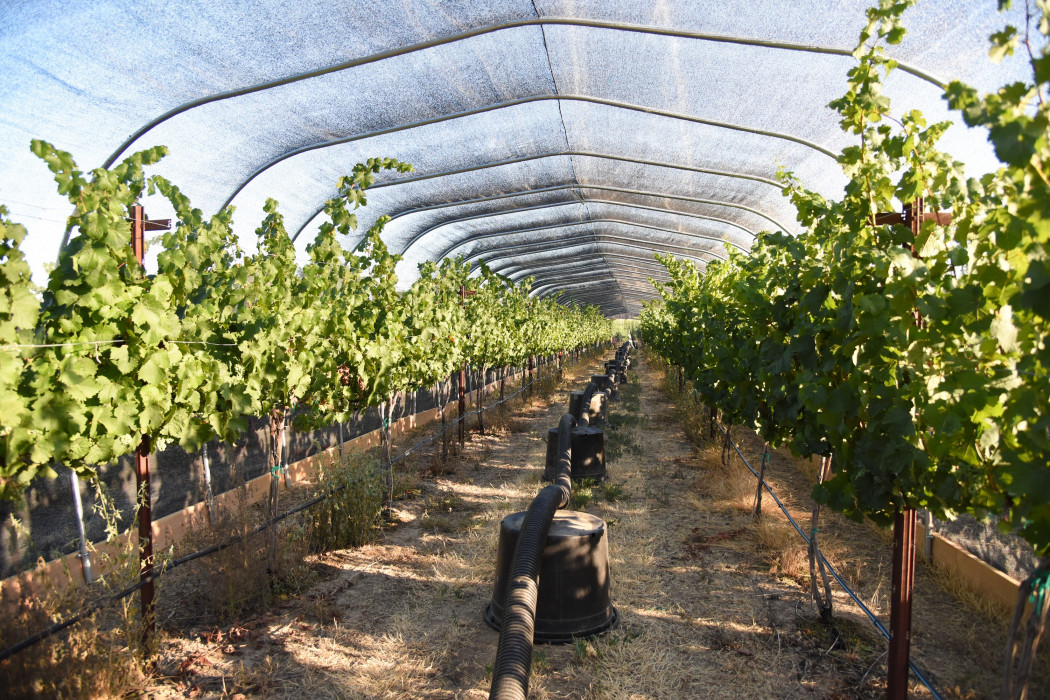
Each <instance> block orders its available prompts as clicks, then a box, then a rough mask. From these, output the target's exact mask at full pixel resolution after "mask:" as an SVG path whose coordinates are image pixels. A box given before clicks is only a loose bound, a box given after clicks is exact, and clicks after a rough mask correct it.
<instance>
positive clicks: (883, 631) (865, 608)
mask: <svg viewBox="0 0 1050 700" xmlns="http://www.w3.org/2000/svg"><path fill="white" fill-rule="evenodd" d="M715 425H717V426H718V429H719V430H721V431H722V434H723V435H725V436H726V438H727V439H728V440H729V444H730V445H732V446H733V449H734V450H736V453H737V454H738V455H740V459H741V460H743V462H744V466H745V467H747V468H748V469H750V470H751V473H752V474H754V475H755V478H756V479H757V478H758V472H756V471H755V469H754V467H752V466H751V465H750V464H749V463H748V461H747V458H746V457H744V453H743V452H741V451H740V447H739V446H738V445H737V444H736V443H735V442H733V439H732V438H731V437H729V434H728V432H726V429H725V428H724V427H723V426H722V424H721V423H720V422H718V421H715ZM762 486H764V487H765V488H766V491H767V492H768V493H769V495H770V496H772V497H773V500H774V501H776V504H777V505H778V506H780V510H781V511H783V513H784V515H786V516H787V519H788V521H789V522H790V523H791V524H792V525H793V526H794V527H795V529H796V530H798V534H799V535H801V536H802V539H804V540H805V541H806V544H809V538H808V537H806V533H805V532H803V530H802V528H801V527H799V525H798V523H797V522H795V519H794V518H793V517H792V516H791V513H790V512H788V509H787V507H786V506H785V505H784V504H783V503H782V502H781V500H780V499H779V498H777V495H776V493H774V492H773V489H772V488H771V487H770V485H769V484H768V483H766V481H765V480H763V481H762ZM817 554H819V555H820V560H821V561H822V562H824V566H826V567H828V571H830V572H831V575H832V576H834V577H835V580H836V581H838V582H839V585H840V586H842V590H844V591H846V593H847V594H848V595H849V597H850V598H852V599H853V602H854V603H856V604H857V605H859V606H860V609H861V610H863V611H864V614H865V615H867V616H868V619H869V620H871V622H872V624H873V625H875V627H876V629H878V630H879V632H880V633H881V634H882V636H883V637H884V638H885V639H886V640H889V638H890V633H889V631H888V630H887V629H886V626H885V625H883V624H882V621H881V620H879V618H878V617H877V616H876V615H875V613H873V612H872V611H871V610H869V609H868V606H867V605H865V604H864V603H863V602H861V599H860V598H858V597H857V594H856V593H854V592H853V590H852V589H851V588H850V587H849V586H847V585H846V582H845V581H843V580H842V577H841V576H839V572H838V571H836V570H835V567H834V566H832V565H831V562H829V561H828V560H827V558H826V557H825V556H824V553H823V552H821V551H820V550H819V549H818V550H817ZM908 666H909V667H911V671H912V673H914V674H915V677H916V678H918V679H919V682H920V683H922V684H923V685H924V686H926V689H927V690H929V691H930V694H932V695H933V697H934V700H944V699H943V698H942V697H941V694H940V693H938V692H937V689H936V688H934V687H933V683H932V682H931V681H930V680H929V679H928V678H926V676H925V674H923V672H922V671H920V670H919V668H918V667H917V666H916V665H915V662H914V661H909V662H908Z"/></svg>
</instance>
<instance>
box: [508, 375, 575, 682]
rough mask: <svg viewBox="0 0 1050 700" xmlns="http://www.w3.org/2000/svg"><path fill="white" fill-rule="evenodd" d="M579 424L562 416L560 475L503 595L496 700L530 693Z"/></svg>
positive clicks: (529, 519) (536, 502) (529, 518)
mask: <svg viewBox="0 0 1050 700" xmlns="http://www.w3.org/2000/svg"><path fill="white" fill-rule="evenodd" d="M592 393H593V392H592ZM575 427H576V419H575V418H573V416H572V414H571V413H566V414H565V415H564V416H562V418H561V422H560V423H559V424H558V476H557V477H556V478H555V479H554V483H553V484H552V485H550V486H546V487H544V488H543V489H542V490H541V491H540V492H539V493H538V494H537V495H536V498H534V499H532V503H531V504H530V505H529V509H528V510H527V511H526V512H525V520H524V522H522V524H521V534H520V535H519V536H518V544H517V546H516V547H515V548H514V561H513V562H512V563H511V565H510V580H508V581H507V589H506V593H505V594H504V599H503V627H502V629H501V630H500V633H499V646H498V647H497V648H496V665H495V666H494V667H493V669H492V689H491V691H490V692H489V698H490V699H492V700H525V698H526V697H527V696H528V694H529V673H530V672H531V670H532V637H533V633H534V632H535V625H536V597H537V594H538V592H539V573H540V561H541V560H542V559H543V549H544V547H545V546H546V544H547V532H548V530H550V527H551V522H552V521H553V520H554V513H555V512H556V511H557V510H558V509H559V508H564V507H565V506H567V505H569V495H570V494H571V493H572V479H571V478H570V476H569V469H570V463H571V459H572V431H573V428H575Z"/></svg>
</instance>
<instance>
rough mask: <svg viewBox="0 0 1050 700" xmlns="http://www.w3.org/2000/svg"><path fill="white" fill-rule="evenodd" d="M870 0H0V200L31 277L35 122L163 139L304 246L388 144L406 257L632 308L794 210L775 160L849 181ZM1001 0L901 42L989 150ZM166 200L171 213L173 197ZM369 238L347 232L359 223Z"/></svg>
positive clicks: (41, 180)
mask: <svg viewBox="0 0 1050 700" xmlns="http://www.w3.org/2000/svg"><path fill="white" fill-rule="evenodd" d="M867 4H868V3H867V2H860V1H857V0H836V1H835V2H829V1H828V0H823V1H821V2H817V1H815V0H781V1H774V2H766V3H756V2H754V1H753V0H721V1H720V2H718V3H706V2H705V3H701V2H695V3H690V2H649V1H646V0H631V1H630V2H626V1H620V0H571V1H569V0H565V1H561V2H559V1H557V0H535V1H534V2H533V1H532V0H528V1H519V0H491V1H477V0H475V1H471V2H461V1H459V0H455V1H454V0H400V1H399V2H385V1H377V2H370V3H331V2H324V3H322V2H317V1H316V0H299V1H298V2H296V3H284V2H276V1H275V0H248V1H245V0H238V1H237V2H229V1H226V0H208V1H207V2H204V1H203V0H182V1H180V2H170V1H168V2H162V1H159V0H154V1H150V0H136V2H126V1H112V0H90V1H87V0H84V1H72V2H71V1H70V0H65V1H63V2H57V0H25V1H23V2H7V3H5V4H4V5H3V7H2V9H0V70H2V71H3V76H4V78H3V80H2V81H0V102H2V105H3V118H2V119H0V162H3V163H4V166H5V167H4V168H3V169H2V171H0V204H5V205H7V206H8V207H9V209H10V210H11V212H12V218H13V219H14V220H16V221H20V222H22V223H24V224H26V225H27V227H28V228H29V231H30V233H29V244H28V246H27V249H26V252H27V255H28V256H29V258H30V261H31V263H32V265H33V267H34V274H35V278H36V279H37V281H38V282H43V272H42V271H43V269H44V265H45V263H47V262H51V261H53V260H54V259H55V257H56V255H57V252H58V249H59V246H60V244H61V240H62V237H63V231H64V221H65V217H66V216H67V215H68V213H69V207H68V203H66V202H65V200H64V199H63V198H62V197H60V196H59V195H57V194H56V193H55V186H54V183H53V181H52V180H51V178H50V173H49V172H48V171H47V168H46V167H45V165H44V164H43V162H42V161H39V160H38V159H37V158H35V157H34V156H33V155H32V154H31V153H30V152H29V141H30V139H32V138H42V139H45V140H47V141H51V142H52V143H54V144H55V145H56V146H57V147H59V148H61V149H64V150H68V151H70V152H71V153H72V154H73V155H74V157H75V158H76V160H77V162H78V164H79V165H80V166H81V167H82V168H85V169H86V168H91V167H96V166H98V165H101V164H109V163H112V162H114V161H116V160H118V159H120V158H122V157H124V156H125V155H127V154H129V153H131V152H134V151H135V150H140V149H143V148H147V147H150V146H153V145H157V144H162V145H165V146H167V147H168V148H169V149H170V151H171V153H170V155H169V156H168V157H167V158H165V159H164V161H162V163H161V164H160V165H159V166H157V167H156V169H155V170H154V172H158V173H160V174H162V175H164V176H166V177H168V178H169V179H171V180H172V181H174V182H175V183H176V184H178V185H179V186H180V187H181V188H182V189H183V191H184V192H185V193H186V194H187V195H188V196H189V197H190V198H191V200H192V201H193V203H194V205H195V206H197V207H199V208H201V209H202V210H204V212H205V213H208V214H210V213H213V212H215V211H216V210H218V208H220V207H221V206H223V205H224V204H226V203H230V204H233V205H235V206H236V215H235V217H234V226H235V228H234V230H235V231H236V232H237V233H238V235H239V236H240V239H241V245H242V247H244V248H246V249H251V248H253V242H254V235H253V232H254V229H255V228H256V226H257V225H258V224H259V222H260V221H261V219H262V217H263V210H262V207H263V203H264V202H265V200H266V199H267V198H270V197H272V198H274V199H276V200H278V201H279V202H280V204H281V211H282V212H283V213H284V214H285V217H286V221H287V224H288V226H289V230H291V231H293V232H296V234H297V235H296V245H297V249H298V250H299V251H300V254H301V255H302V254H303V251H304V250H305V247H306V245H307V243H309V242H310V241H311V240H312V238H313V236H314V234H315V232H316V230H317V227H318V226H319V224H320V223H321V220H322V217H323V213H322V212H321V207H322V205H323V203H324V201H325V200H326V199H328V198H330V197H332V196H334V195H335V194H336V180H337V178H338V177H339V176H341V175H344V174H346V173H347V172H349V170H350V169H351V168H352V166H353V165H354V164H355V163H357V162H359V161H363V160H365V159H367V158H369V157H374V156H390V157H394V158H397V159H399V160H402V161H407V162H409V163H412V164H413V165H414V166H415V171H414V172H412V173H406V174H397V173H383V174H382V175H380V176H379V179H378V182H377V185H376V187H375V188H374V190H372V191H371V193H370V194H369V206H368V207H367V209H366V210H364V211H363V212H361V215H360V219H361V225H362V230H364V228H366V227H368V226H369V225H371V223H373V222H374V221H375V219H376V218H377V217H378V216H379V215H381V214H388V215H390V216H392V217H393V220H392V221H391V222H390V224H388V226H387V228H386V233H385V235H384V238H385V239H386V240H387V242H388V243H389V244H390V246H391V247H392V248H393V249H394V250H395V251H397V252H401V253H403V254H404V261H403V262H402V263H401V265H400V267H399V269H398V273H399V276H400V278H401V280H402V282H403V283H405V284H407V283H410V282H411V281H412V279H414V277H415V274H416V272H415V271H416V266H417V265H418V263H420V262H421V261H423V260H427V259H439V258H441V257H444V256H449V255H464V256H466V257H467V258H468V259H470V260H472V261H480V260H485V261H487V262H488V263H489V264H490V265H491V266H492V267H493V268H495V269H496V270H497V271H500V272H503V273H504V274H508V275H511V276H512V277H513V278H515V279H517V278H522V277H525V276H528V275H534V276H535V277H536V287H535V292H534V293H536V294H555V293H562V294H563V299H565V300H572V299H576V300H580V301H586V302H588V303H596V304H599V305H600V306H601V307H602V308H603V310H604V311H605V312H606V313H607V314H609V315H612V316H620V315H626V316H633V315H635V314H636V313H637V311H638V309H639V304H640V303H641V301H642V300H644V299H646V298H652V297H653V296H655V291H654V290H653V288H652V286H651V285H650V284H649V283H648V282H647V279H648V278H650V277H652V278H656V279H662V278H664V275H663V273H662V271H661V268H660V267H659V265H658V264H655V262H654V260H653V255H654V253H655V252H669V253H673V254H675V255H678V256H680V257H687V258H691V259H694V260H696V261H698V264H700V265H701V266H703V265H704V263H705V262H706V261H709V260H712V259H716V258H724V257H725V256H726V250H725V245H726V244H728V245H731V246H733V247H736V248H737V249H740V250H744V251H746V250H748V249H749V246H750V244H751V241H752V240H753V238H754V236H755V234H757V233H758V232H759V231H762V230H764V229H765V230H778V229H779V230H785V231H787V232H790V233H797V232H798V230H799V229H798V224H797V223H796V221H795V213H794V210H793V208H792V206H791V204H790V202H789V201H788V200H787V199H786V198H785V197H784V196H783V194H782V193H781V188H780V185H779V184H778V183H777V182H776V180H775V174H776V171H777V168H778V167H783V168H785V169H787V170H790V171H792V172H794V173H795V174H796V175H797V176H798V177H799V178H800V179H801V180H802V182H803V183H804V184H805V185H806V186H807V187H809V188H811V189H814V190H817V191H819V192H821V193H822V194H825V195H828V196H836V195H839V194H841V191H842V187H843V185H844V183H845V178H844V177H843V175H842V174H841V172H840V170H839V168H838V166H837V164H836V162H835V158H834V156H835V154H836V153H837V152H838V151H839V150H840V149H841V148H842V147H843V146H846V145H848V144H849V143H850V141H849V138H848V137H847V136H846V135H845V134H843V133H842V132H841V131H840V129H839V128H838V120H837V115H836V114H835V113H834V112H833V111H832V110H830V109H829V108H828V107H827V104H828V103H829V102H830V101H831V100H833V99H835V98H837V97H838V96H840V95H841V94H842V93H843V91H844V89H845V79H846V72H847V70H848V69H849V68H850V67H851V66H853V65H855V64H856V60H855V59H854V58H853V57H852V55H851V52H852V50H853V48H854V46H855V44H856V39H857V36H858V33H859V31H860V29H861V27H862V26H863V23H864V16H863V11H864V8H865V7H866V5H867ZM1022 12H1023V8H1019V9H1017V10H1015V11H1013V14H1012V15H1011V14H1007V15H1002V14H1000V13H998V12H997V10H996V2H995V0H925V1H923V2H920V3H919V5H918V7H916V8H915V9H913V10H911V11H909V12H908V13H907V14H906V15H905V17H904V22H905V26H906V27H907V28H908V34H907V36H906V37H905V39H904V41H903V42H902V43H901V44H900V45H898V46H891V47H888V48H887V53H888V54H889V55H890V56H892V57H894V58H896V59H897V60H898V61H899V62H900V64H901V70H898V71H896V72H895V73H893V74H892V75H891V77H890V79H889V80H888V82H887V85H886V93H887V95H888V96H889V97H890V98H891V100H892V102H893V106H894V111H895V113H897V114H902V113H904V112H905V111H908V110H911V109H916V108H917V109H920V110H922V111H923V112H924V113H925V115H926V116H927V119H928V120H929V121H935V120H942V119H950V120H953V121H954V122H956V124H955V125H954V126H953V127H952V128H951V129H950V130H949V131H948V133H947V135H946V136H945V138H944V140H943V141H942V144H943V146H944V148H945V149H946V150H948V151H949V152H951V153H952V154H953V155H954V156H955V157H956V158H958V159H959V160H961V161H963V162H964V163H965V164H966V166H967V169H968V172H969V173H970V174H973V175H978V174H980V173H982V172H986V171H988V170H990V169H992V168H994V167H995V165H996V161H995V159H994V157H993V154H992V151H991V148H990V146H989V145H988V143H987V141H986V138H985V135H984V133H983V132H978V131H974V130H969V129H967V128H966V127H965V126H964V125H962V123H961V121H960V119H959V118H958V116H957V115H954V114H951V113H949V112H948V110H947V108H946V106H945V103H944V101H943V99H942V93H943V86H944V85H945V84H946V83H947V82H948V81H949V80H952V79H961V80H963V81H965V82H967V83H969V84H971V85H974V86H975V87H977V88H978V89H980V90H983V91H987V90H992V89H995V88H997V87H998V86H999V85H1001V84H1003V83H1005V82H1007V81H1008V80H1011V79H1021V78H1023V77H1025V76H1026V73H1027V70H1028V67H1027V65H1026V62H1025V61H1024V59H1023V57H1020V56H1015V57H1010V58H1007V59H1006V60H1005V61H1004V62H1003V64H1002V65H995V64H993V63H991V62H990V61H989V59H988V57H987V48H988V41H987V37H988V35H990V34H991V33H992V32H994V31H997V30H999V29H1000V28H1001V27H1002V26H1003V25H1004V24H1006V23H1007V22H1008V21H1012V22H1013V23H1014V24H1018V25H1020V26H1023V15H1022V14H1021V13H1022ZM144 204H145V205H146V208H147V212H148V213H149V215H150V216H151V217H154V218H158V217H159V218H164V217H165V216H170V215H171V213H170V211H168V210H166V204H165V203H164V202H163V201H162V200H159V198H156V197H151V198H148V199H147V200H146V201H145V202H144ZM355 242H356V241H354V240H349V241H344V244H346V245H348V246H349V245H352V244H354V243H355Z"/></svg>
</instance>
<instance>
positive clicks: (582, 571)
mask: <svg viewBox="0 0 1050 700" xmlns="http://www.w3.org/2000/svg"><path fill="white" fill-rule="evenodd" d="M524 520H525V513H524V512H521V513H512V514H511V515H508V516H507V517H505V518H504V519H503V522H501V523H500V529H499V549H498V551H497V554H496V581H495V584H494V585H493V588H492V600H491V602H490V603H489V604H488V606H487V607H486V608H485V622H487V623H488V624H489V626H491V627H492V628H493V629H496V630H498V629H500V626H501V625H502V624H503V598H504V595H505V593H506V588H507V579H508V577H509V575H510V566H511V562H512V561H513V560H514V547H515V546H516V545H517V543H518V537H519V536H520V535H521V525H522V522H523V521H524ZM616 621H617V613H616V608H614V607H613V605H612V600H611V599H610V597H609V544H608V540H607V538H606V536H605V521H603V520H602V519H601V518H599V517H597V516H594V515H591V514H590V513H579V512H575V511H564V510H563V511H558V512H557V513H556V514H555V515H554V522H553V523H551V529H550V531H549V532H548V534H547V544H546V546H545V547H544V550H543V561H542V562H541V564H540V580H539V591H538V596H537V602H536V631H535V634H534V639H535V641H536V642H541V643H548V644H550V643H559V642H570V641H572V640H573V639H580V638H582V637H591V636H594V635H596V634H601V633H602V632H605V631H606V630H608V629H610V628H611V627H612V626H613V625H615V624H616Z"/></svg>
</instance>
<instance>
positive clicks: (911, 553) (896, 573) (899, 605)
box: [886, 508, 915, 700]
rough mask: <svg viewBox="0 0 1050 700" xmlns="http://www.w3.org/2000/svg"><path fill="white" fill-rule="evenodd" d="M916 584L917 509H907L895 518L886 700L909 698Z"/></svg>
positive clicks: (899, 512)
mask: <svg viewBox="0 0 1050 700" xmlns="http://www.w3.org/2000/svg"><path fill="white" fill-rule="evenodd" d="M914 586H915V509H914V508H904V509H903V510H901V511H898V512H897V515H896V517H895V518H894V521H893V580H892V593H891V595H892V600H891V603H892V607H891V609H890V651H889V662H888V666H889V669H888V673H887V676H888V678H887V688H886V698H887V700H904V699H905V698H907V697H908V657H909V652H910V643H911V601H912V591H913V589H914Z"/></svg>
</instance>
